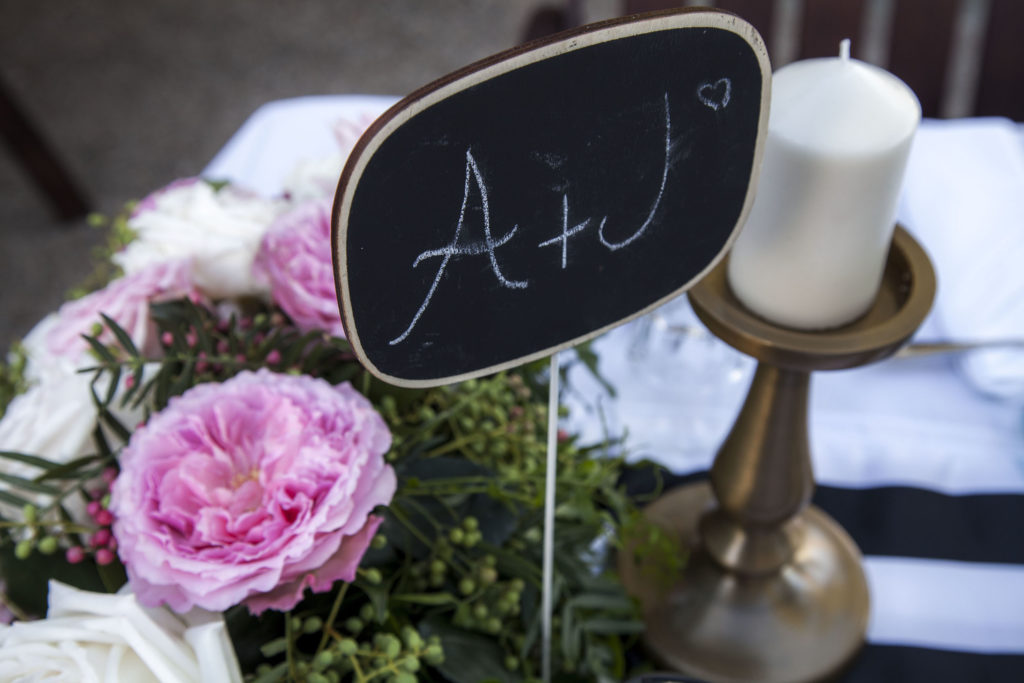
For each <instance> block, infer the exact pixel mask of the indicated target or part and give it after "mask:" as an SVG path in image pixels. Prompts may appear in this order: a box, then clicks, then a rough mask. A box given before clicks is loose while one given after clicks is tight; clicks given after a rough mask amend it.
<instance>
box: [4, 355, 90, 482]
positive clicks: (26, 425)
mask: <svg viewBox="0 0 1024 683" xmlns="http://www.w3.org/2000/svg"><path fill="white" fill-rule="evenodd" d="M90 380H91V375H84V374H77V373H74V372H59V371H53V372H47V373H44V374H43V375H42V376H40V377H37V379H36V381H35V383H34V384H33V385H32V386H30V387H29V388H28V391H26V392H25V393H23V394H21V395H19V396H15V397H14V400H13V401H11V403H10V405H8V406H7V412H6V413H4V416H3V419H0V450H4V451H16V452H18V453H29V454H32V455H39V456H41V457H43V458H46V459H47V460H51V461H53V462H68V461H70V460H72V459H73V458H76V457H78V456H80V455H85V454H86V453H88V452H89V449H90V447H91V445H92V441H91V439H92V432H93V430H94V429H95V428H96V419H97V411H96V406H95V404H94V403H93V400H92V395H91V394H90V392H89V382H90ZM0 465H2V466H3V469H4V471H6V472H9V473H10V474H17V475H19V476H25V474H26V471H30V472H31V476H35V475H36V474H38V473H39V472H38V470H35V469H34V468H30V467H29V466H28V465H22V464H21V463H15V462H12V461H9V460H4V461H3V462H2V463H0ZM12 469H22V470H25V471H12Z"/></svg>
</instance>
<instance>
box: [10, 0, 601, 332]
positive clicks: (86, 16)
mask: <svg viewBox="0 0 1024 683" xmlns="http://www.w3.org/2000/svg"><path fill="white" fill-rule="evenodd" d="M539 4H540V3H539V2H538V0H429V1H427V0H422V1H421V0H372V1H371V0H304V1H296V2H280V1H271V0H206V1H204V0H144V1H142V2H140V1H138V0H99V1H97V0H91V1H90V0H62V1H61V2H34V1H32V0H0V83H2V84H3V87H4V88H5V89H6V91H7V93H8V95H10V96H11V98H12V99H13V100H14V102H15V103H16V104H17V105H18V106H19V108H20V109H21V110H22V113H24V114H25V116H26V117H27V118H28V119H29V120H30V122H31V123H32V124H33V125H34V126H35V127H36V128H37V129H38V130H39V131H40V132H41V133H42V135H43V137H44V138H45V139H46V140H47V141H48V142H49V143H50V146H51V147H52V148H53V150H54V152H55V153H56V156H57V157H58V158H59V159H60V160H61V161H62V163H63V164H64V165H65V166H66V167H67V169H68V170H69V171H70V172H71V175H72V176H73V177H74V178H75V179H76V181H77V183H78V184H79V185H80V186H81V189H82V192H83V194H84V195H85V196H86V197H87V198H88V200H89V202H90V204H91V206H92V208H93V209H94V210H97V211H101V212H105V213H110V212H113V211H116V210H117V209H118V208H119V207H120V206H121V204H122V203H123V202H124V201H125V200H127V199H131V198H139V197H141V196H143V195H144V194H146V193H148V192H150V191H152V190H154V189H157V188H159V187H161V186H163V185H165V184H167V183H168V182H170V181H171V180H173V179H175V178H179V177H182V176H190V175H195V174H196V173H198V172H199V171H200V170H202V168H203V167H204V166H205V165H206V163H207V162H208V161H209V160H210V159H211V158H212V157H213V155H214V154H215V153H216V152H217V150H218V149H219V148H220V147H221V146H222V145H223V144H224V143H225V142H226V141H227V140H228V138H229V137H230V136H231V134H232V133H233V132H234V131H235V130H236V129H237V128H238V127H239V126H240V125H241V124H242V123H243V122H244V121H245V119H246V117H247V116H248V115H249V114H250V113H252V112H253V110H255V109H256V108H257V107H259V106H260V105H261V104H263V103H264V102H267V101H269V100H274V99H279V98H285V97H294V96H299V95H311V94H342V93H379V94H393V95H404V94H406V93H408V92H410V91H411V90H413V89H414V88H416V87H418V86H420V85H423V84H425V83H427V82H429V81H431V80H434V79H435V78H438V77H440V76H442V75H444V74H446V73H448V72H450V71H453V70H454V69H457V68H459V67H461V66H464V65H466V64H468V63H470V62H472V61H475V60H477V59H479V58H481V57H485V56H487V55H489V54H492V53H494V52H497V51H499V50H503V49H505V48H509V47H512V46H514V45H516V44H517V43H518V42H520V40H521V38H522V36H523V35H524V32H525V30H526V28H527V24H528V23H529V20H530V17H531V16H532V13H533V12H534V11H535V10H536V9H537V7H538V5H539ZM616 7H618V3H616V2H609V1H596V2H593V1H592V2H588V3H587V14H588V16H586V17H582V19H583V20H592V19H597V18H604V17H603V16H600V15H601V13H606V14H608V15H610V14H611V13H612V12H613V11H614V8H616ZM100 237H101V233H100V232H99V231H97V230H93V229H90V228H88V227H87V226H86V223H85V221H84V220H83V219H78V220H73V221H64V222H62V221H59V220H58V219H57V217H56V216H55V213H54V210H53V207H52V206H51V204H50V203H49V202H48V201H47V200H46V198H45V197H44V196H43V195H42V194H41V193H40V192H39V191H38V190H37V188H36V187H35V186H34V185H33V184H32V183H31V181H30V179H29V176H28V175H26V173H25V172H24V170H23V168H22V167H21V166H19V165H18V164H17V163H16V161H15V157H14V155H13V153H12V152H11V150H10V149H8V148H7V147H2V146H0V273H2V278H3V279H2V283H3V286H2V287H0V348H4V349H6V348H7V346H8V344H9V343H10V342H11V341H12V340H14V339H17V338H19V337H21V336H23V335H24V334H25V333H26V332H27V331H28V330H29V329H30V328H31V326H32V325H34V324H35V322H36V321H37V320H38V319H39V318H41V317H42V316H43V315H44V314H45V313H47V312H48V311H50V310H53V309H55V308H56V307H57V306H59V305H60V303H61V302H62V301H63V300H64V298H65V295H66V293H67V291H68V289H69V288H71V287H73V286H74V285H76V284H77V283H79V282H80V281H81V280H82V278H83V277H84V276H85V275H86V274H87V273H88V272H89V271H90V263H89V258H88V255H89V250H90V249H91V247H92V246H93V245H95V244H97V243H98V242H99V241H100V239H99V238H100Z"/></svg>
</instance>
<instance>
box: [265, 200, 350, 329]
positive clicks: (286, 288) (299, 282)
mask: <svg viewBox="0 0 1024 683" xmlns="http://www.w3.org/2000/svg"><path fill="white" fill-rule="evenodd" d="M256 269H257V271H258V272H260V273H262V274H263V276H264V277H266V278H267V279H268V280H269V281H270V294H271V296H272V297H273V298H274V301H275V302H276V303H277V305H278V306H280V307H281V309H282V310H283V311H284V312H285V313H287V314H288V315H289V316H290V317H291V319H292V321H294V322H295V325H296V326H297V327H298V328H299V329H301V330H302V331H304V332H306V331H309V330H324V331H326V332H329V333H331V334H333V335H334V336H336V337H344V336H345V331H344V329H343V328H342V326H341V315H340V314H339V313H338V297H337V294H336V291H335V288H334V266H333V265H332V263H331V204H330V202H329V201H310V202H306V203H304V204H300V205H299V206H297V207H295V208H294V209H292V210H291V211H288V212H287V213H285V214H282V215H281V216H280V217H279V218H278V219H277V220H276V221H274V223H273V225H271V226H270V228H269V229H268V230H267V234H266V235H264V236H263V243H262V244H261V245H260V251H259V253H258V254H257V255H256Z"/></svg>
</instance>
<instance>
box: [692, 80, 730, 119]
mask: <svg viewBox="0 0 1024 683" xmlns="http://www.w3.org/2000/svg"><path fill="white" fill-rule="evenodd" d="M731 97H732V81H731V80H729V79H728V78H719V79H718V80H717V81H715V82H714V83H712V82H711V81H706V82H704V83H701V84H700V87H699V88H697V99H698V100H700V101H701V104H703V105H704V106H706V107H710V108H712V109H714V110H715V111H718V110H719V109H724V108H725V107H727V106H729V99H730V98H731Z"/></svg>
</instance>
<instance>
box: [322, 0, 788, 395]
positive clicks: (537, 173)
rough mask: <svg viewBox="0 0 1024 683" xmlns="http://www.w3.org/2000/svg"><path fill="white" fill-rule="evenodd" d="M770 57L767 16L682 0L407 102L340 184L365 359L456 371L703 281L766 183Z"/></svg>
mask: <svg viewBox="0 0 1024 683" xmlns="http://www.w3.org/2000/svg"><path fill="white" fill-rule="evenodd" d="M770 74H771V69H770V66H769V64H768V58H767V56H766V53H765V49H764V46H763V43H762V42H761V39H760V36H758V35H757V32H756V31H755V30H754V29H753V28H752V27H751V26H750V25H749V24H747V23H746V22H744V21H743V20H741V19H739V18H738V17H735V16H733V15H730V14H725V13H722V12H715V11H707V10H698V11H693V10H690V11H687V10H681V11H680V10H676V11H672V12H667V13H665V12H663V13H655V14H650V15H640V16H636V17H630V18H626V19H621V20H613V21H610V22H604V23H601V24H595V25H592V26H589V27H584V28H583V29H580V30H577V31H574V32H571V33H567V34H559V35H558V36H556V37H554V38H553V39H550V40H547V41H543V42H540V43H534V44H530V45H527V46H525V47H523V48H519V49H517V50H513V51H509V52H507V53H503V54H500V55H496V56H495V57H492V58H490V59H487V60H484V61H483V62H480V63H477V64H475V65H472V66H470V67H467V68H466V69H464V70H462V71H460V72H457V73H455V74H452V75H451V76H449V77H447V78H445V79H442V80H440V81H438V82H436V83H433V84H431V85H429V86H427V87H425V88H423V89H421V90H419V91H417V92H415V93H413V94H412V95H410V96H409V97H407V98H406V99H404V100H402V101H401V102H399V103H398V104H397V105H395V107H393V108H392V109H390V110H389V111H388V112H387V113H385V114H384V115H383V116H382V117H381V118H380V119H378V120H377V121H376V122H375V123H374V124H373V126H371V128H370V129H369V130H368V131H367V133H366V134H365V135H364V136H363V138H362V139H361V140H360V142H359V144H358V145H357V146H356V149H355V150H354V151H353V153H352V155H351V156H350V157H349V161H348V163H347V165H346V167H345V170H344V172H343V174H342V177H341V181H340V183H339V186H338V192H337V195H336V197H335V211H334V234H333V239H334V253H335V270H336V275H337V285H338V292H339V302H340V305H341V309H342V316H343V320H344V323H345V329H346V332H347V335H348V338H349V340H350V341H351V342H352V344H353V347H354V349H355V351H356V353H357V354H358V356H359V357H360V359H361V360H362V361H363V362H364V363H365V364H366V366H367V368H368V369H369V370H370V371H371V372H373V373H374V374H376V375H377V376H379V377H381V378H383V379H385V380H387V381H389V382H392V383H395V384H402V385H405V386H432V385H438V384H443V383H447V382H451V381H455V380H458V379H465V378H468V377H474V376H479V375H482V374H485V373H490V372H495V371H497V370H500V369H504V368H507V367H511V366H513V365H515V364H519V363H522V362H525V361H528V360H532V359H535V358H539V357H542V356H545V355H548V354H550V353H552V352H554V351H556V350H558V349H560V348H564V347H567V346H569V345H572V344H576V343H578V342H580V341H583V340H586V339H589V338H591V337H593V336H595V335H597V334H599V333H601V332H603V331H604V330H607V329H609V328H610V327H612V326H614V325H616V324H618V323H621V322H624V321H626V320H629V319H631V318H633V317H635V316H637V315H640V314H642V313H644V312H646V311H648V310H651V309H652V308H654V307H655V306H657V305H659V304H661V303H663V302H664V301H666V300H668V299H670V298H672V297H674V296H676V295H678V294H680V293H681V292H683V291H685V290H686V289H687V288H688V287H689V286H690V285H692V284H693V283H694V282H695V281H696V280H698V279H699V278H700V277H701V276H702V275H703V273H705V272H706V271H707V270H708V269H709V268H711V267H712V266H713V265H714V264H715V263H716V262H717V260H718V259H719V258H720V257H721V255H722V254H723V253H724V252H725V250H726V249H727V247H728V246H729V245H730V243H731V242H732V240H733V237H734V234H735V232H736V231H737V228H738V226H739V225H740V224H741V223H742V221H743V219H744V218H745V216H746V213H747V211H748V209H749V206H750V204H751V202H752V198H753V184H754V183H753V181H754V179H755V177H756V169H757V168H758V166H759V163H760V155H761V148H762V141H763V136H764V130H765V126H766V123H767V116H768V113H767V104H766V102H767V100H768V90H769V78H770Z"/></svg>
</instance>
